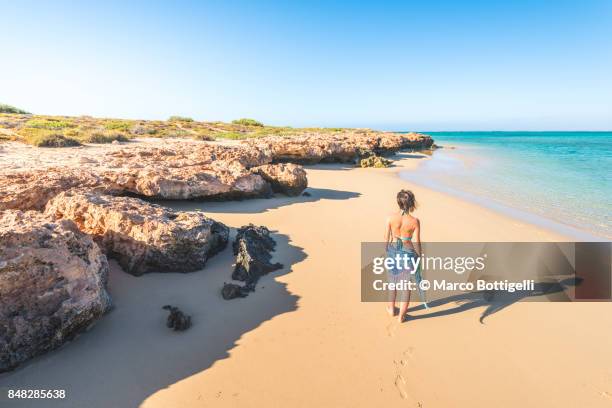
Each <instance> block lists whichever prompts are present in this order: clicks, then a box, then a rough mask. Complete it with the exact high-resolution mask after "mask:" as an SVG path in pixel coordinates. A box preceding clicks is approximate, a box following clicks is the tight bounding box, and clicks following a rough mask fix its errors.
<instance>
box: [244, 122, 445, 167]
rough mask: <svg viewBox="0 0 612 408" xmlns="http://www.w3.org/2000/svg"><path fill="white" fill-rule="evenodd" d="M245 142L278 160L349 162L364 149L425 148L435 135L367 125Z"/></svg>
mask: <svg viewBox="0 0 612 408" xmlns="http://www.w3.org/2000/svg"><path fill="white" fill-rule="evenodd" d="M243 143H245V144H247V145H250V146H252V147H253V148H256V149H258V150H262V151H270V152H271V153H270V154H271V155H272V160H273V161H275V162H294V163H319V162H345V163H348V162H355V160H356V159H357V158H359V157H360V156H361V153H362V152H364V151H371V152H375V153H388V152H395V151H398V150H402V149H425V148H428V147H429V146H431V145H432V144H433V139H432V138H431V137H430V136H427V135H423V134H420V133H407V134H400V133H383V132H374V131H370V130H365V129H364V130H355V131H352V132H339V133H311V134H301V135H298V136H292V137H282V136H268V137H264V138H261V139H248V140H245V141H244V142H243Z"/></svg>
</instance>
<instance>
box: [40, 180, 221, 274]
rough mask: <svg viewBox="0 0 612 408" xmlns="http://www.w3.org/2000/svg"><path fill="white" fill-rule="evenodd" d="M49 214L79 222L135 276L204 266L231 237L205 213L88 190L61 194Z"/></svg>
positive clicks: (185, 270)
mask: <svg viewBox="0 0 612 408" xmlns="http://www.w3.org/2000/svg"><path fill="white" fill-rule="evenodd" d="M45 213H46V214H47V215H48V216H49V217H53V218H56V219H69V220H72V221H74V222H75V223H76V225H77V226H78V228H79V229H80V230H81V231H83V232H84V233H86V234H89V235H91V236H92V237H93V238H94V239H95V241H96V242H97V243H98V244H99V245H100V247H101V248H103V249H104V251H105V252H107V253H108V254H109V256H112V257H115V258H116V259H117V260H118V262H119V264H120V265H121V266H122V267H123V269H124V270H125V271H126V272H128V273H130V274H133V275H142V274H143V273H146V272H151V271H155V272H168V271H171V272H190V271H196V270H199V269H202V268H203V267H204V265H205V263H206V261H207V260H208V258H210V257H211V256H213V255H214V254H216V253H217V252H219V251H221V250H223V249H224V248H225V247H226V245H227V241H228V237H229V228H228V227H226V226H225V225H224V224H222V223H220V222H217V221H214V220H212V219H210V218H208V217H206V216H205V215H204V214H203V213H201V212H175V211H172V210H169V209H167V208H165V207H161V206H159V205H155V204H151V203H147V202H145V201H142V200H139V199H136V198H129V197H113V196H109V195H100V194H96V193H91V192H86V191H78V190H71V191H67V192H63V193H60V194H58V195H57V196H56V197H55V198H53V199H52V200H51V201H49V203H48V204H47V206H46V209H45Z"/></svg>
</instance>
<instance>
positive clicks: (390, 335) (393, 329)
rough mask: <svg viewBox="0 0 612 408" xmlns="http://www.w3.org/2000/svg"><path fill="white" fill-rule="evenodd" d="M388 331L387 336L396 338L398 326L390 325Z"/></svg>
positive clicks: (387, 327)
mask: <svg viewBox="0 0 612 408" xmlns="http://www.w3.org/2000/svg"><path fill="white" fill-rule="evenodd" d="M386 329H387V336H389V337H393V336H395V330H396V329H397V325H395V324H393V323H389V324H388V325H387V326H386Z"/></svg>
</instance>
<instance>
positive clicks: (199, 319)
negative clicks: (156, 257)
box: [0, 153, 612, 408]
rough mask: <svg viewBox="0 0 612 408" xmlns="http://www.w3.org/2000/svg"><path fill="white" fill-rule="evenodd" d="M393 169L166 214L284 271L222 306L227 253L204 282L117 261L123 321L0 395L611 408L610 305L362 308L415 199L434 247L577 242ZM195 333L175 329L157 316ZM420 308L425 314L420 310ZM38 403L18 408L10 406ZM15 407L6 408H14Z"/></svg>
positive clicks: (351, 172)
mask: <svg viewBox="0 0 612 408" xmlns="http://www.w3.org/2000/svg"><path fill="white" fill-rule="evenodd" d="M397 158H398V160H397V161H395V163H394V164H395V165H394V167H391V168H388V169H357V168H353V167H350V166H343V165H316V166H311V167H307V173H308V179H309V188H308V190H307V191H308V192H310V193H311V196H310V197H304V196H300V197H280V196H279V197H276V198H273V199H256V200H245V201H238V202H213V203H211V202H197V201H182V202H168V203H166V204H167V205H170V206H171V207H174V208H176V209H180V210H193V209H199V210H202V211H204V212H206V213H207V214H210V215H211V216H212V217H214V218H215V219H216V220H219V221H221V222H223V223H225V224H227V225H228V226H230V227H234V228H235V227H239V226H241V225H244V224H247V223H255V224H261V225H266V226H267V227H269V228H270V229H271V230H273V231H274V238H275V239H276V241H277V243H278V247H277V251H276V252H275V258H274V259H275V260H276V261H279V262H282V263H283V264H284V265H285V268H284V269H282V270H281V271H278V272H276V273H273V274H270V275H268V276H265V277H264V278H262V279H261V280H260V282H259V284H258V287H257V291H256V292H255V293H252V294H251V295H250V296H249V297H247V298H244V299H236V300H232V301H225V300H223V299H222V298H221V296H220V293H219V291H220V288H221V286H222V284H223V282H227V281H229V280H230V274H231V264H232V261H233V257H232V254H231V250H230V249H229V248H228V249H226V250H225V251H224V252H223V253H221V254H220V255H218V256H216V257H214V258H212V259H211V260H210V261H209V263H208V264H207V266H206V267H205V269H204V270H202V271H198V272H194V273H188V274H148V275H146V276H142V277H134V276H131V275H128V274H126V273H124V272H123V271H122V270H121V269H120V268H119V266H118V265H117V264H116V263H115V262H114V261H112V262H111V276H110V280H109V292H110V294H111V296H112V298H113V301H114V305H115V307H114V309H113V310H112V311H111V312H110V313H109V314H108V315H106V316H105V317H104V318H102V319H101V320H100V321H99V322H98V323H97V324H96V325H95V326H94V327H93V328H92V329H91V330H90V331H88V332H87V333H84V334H82V335H81V336H79V337H78V338H77V339H76V340H74V341H73V342H71V343H70V344H68V345H66V346H64V347H62V348H61V349H59V350H56V351H53V352H51V353H48V354H46V355H43V356H41V357H38V358H36V359H34V360H33V361H30V362H28V363H26V364H24V365H23V366H22V367H20V368H18V369H17V370H16V371H14V372H11V373H6V374H3V375H1V376H0V388H2V389H6V388H31V387H32V384H36V386H37V387H38V388H55V389H57V388H61V389H66V391H67V395H68V397H69V399H68V400H67V401H65V402H62V401H47V402H46V403H45V404H46V405H45V406H50V407H52V406H66V405H63V404H65V403H66V402H68V403H69V406H75V407H85V406H87V407H147V408H149V407H159V408H161V407H164V408H167V407H207V406H215V407H225V406H228V407H238V406H240V407H255V406H272V407H276V406H290V407H312V406H326V407H327V406H329V407H331V406H334V407H345V406H346V407H349V406H350V407H356V406H357V407H372V406H382V405H386V406H409V407H427V408H429V407H449V406H471V407H490V406H492V405H495V406H498V407H516V406H521V407H548V406H550V407H553V406H557V407H558V406H568V407H569V406H588V407H600V406H601V407H604V406H610V404H612V370H611V369H610V367H612V355H610V353H609V352H608V347H609V344H610V342H611V341H612V315H610V313H608V311H609V307H608V305H607V304H605V303H599V304H598V303H581V304H577V303H520V304H512V305H510V306H509V307H507V308H505V309H502V310H501V311H499V312H497V313H495V314H493V315H491V316H489V317H488V318H487V319H486V320H485V321H484V323H483V324H481V323H480V321H479V317H480V315H481V314H482V312H483V310H482V308H481V307H474V306H473V305H470V304H469V303H463V304H455V303H449V304H445V305H441V306H438V307H436V308H433V309H431V310H429V311H425V310H422V309H421V308H419V307H418V303H417V304H414V305H412V306H411V310H410V311H409V315H410V318H409V319H408V321H407V322H406V323H404V324H401V325H400V324H398V323H397V322H396V320H395V319H394V318H391V317H389V316H387V315H386V314H385V310H384V305H382V304H379V303H362V302H361V301H360V265H359V263H360V243H361V242H365V241H376V240H381V239H382V237H383V232H384V229H383V226H384V224H383V222H384V218H385V216H386V214H387V213H389V212H391V211H393V210H394V209H395V202H394V196H395V193H396V192H397V191H398V190H399V189H401V188H406V187H408V188H412V189H413V191H414V192H415V194H416V197H417V200H418V202H419V204H420V207H419V208H418V210H417V212H416V216H418V217H419V218H420V219H421V222H422V239H423V241H560V240H567V239H568V237H564V236H560V235H557V234H555V233H552V232H550V231H546V230H544V229H541V228H538V227H535V226H533V225H529V224H525V223H523V222H520V221H516V220H513V219H511V218H507V217H505V216H503V215H500V214H497V213H494V212H492V211H490V210H487V209H484V208H480V207H477V206H475V205H473V204H470V203H467V202H463V201H460V200H458V199H456V198H453V197H450V196H448V195H445V194H442V193H439V192H434V191H431V190H427V189H425V188H423V187H418V186H413V185H410V184H409V183H407V182H406V181H403V180H401V179H400V178H399V177H398V175H397V173H398V171H400V170H404V171H409V170H410V169H414V168H415V167H416V166H417V165H418V163H419V162H420V161H421V160H427V158H426V157H425V156H422V155H419V154H407V153H402V154H398V155H397ZM168 303H170V304H175V305H178V306H180V307H181V308H183V309H184V310H186V311H188V312H189V313H190V314H191V315H192V316H193V320H194V326H193V327H192V328H191V329H190V330H189V331H187V332H184V333H175V332H171V331H168V330H167V329H166V328H165V327H164V324H163V322H164V319H165V314H164V313H162V312H163V311H162V310H161V306H162V305H164V304H168ZM413 307H414V309H412V308H413ZM12 404H14V406H40V405H38V404H37V402H36V401H33V402H32V401H30V402H28V401H10V402H9V404H8V405H7V406H13V405H12ZM3 406H4V405H3Z"/></svg>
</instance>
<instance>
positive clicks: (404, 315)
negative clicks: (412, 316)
mask: <svg viewBox="0 0 612 408" xmlns="http://www.w3.org/2000/svg"><path fill="white" fill-rule="evenodd" d="M406 320H408V315H407V314H406V313H404V314H401V315H399V316H397V321H398V322H400V323H404V322H405V321H406Z"/></svg>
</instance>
